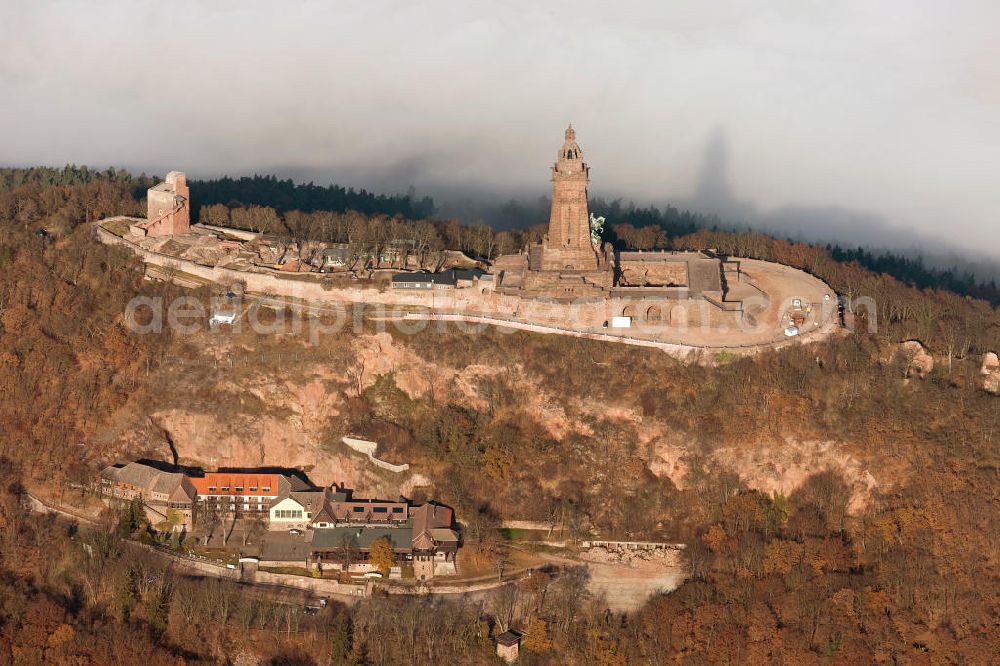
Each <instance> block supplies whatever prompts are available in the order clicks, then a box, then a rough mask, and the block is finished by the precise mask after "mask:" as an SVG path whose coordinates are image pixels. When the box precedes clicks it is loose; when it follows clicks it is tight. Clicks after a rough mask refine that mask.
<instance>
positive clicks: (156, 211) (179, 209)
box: [129, 171, 191, 236]
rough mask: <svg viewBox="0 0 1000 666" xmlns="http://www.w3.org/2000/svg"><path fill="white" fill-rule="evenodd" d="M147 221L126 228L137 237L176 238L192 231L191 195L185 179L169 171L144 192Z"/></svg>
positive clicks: (178, 173) (179, 174) (185, 177)
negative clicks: (163, 178) (157, 182)
mask: <svg viewBox="0 0 1000 666" xmlns="http://www.w3.org/2000/svg"><path fill="white" fill-rule="evenodd" d="M146 211H147V212H146V219H145V220H143V221H142V222H137V223H136V224H133V225H131V226H130V227H129V230H130V231H131V232H132V233H133V234H135V235H138V236H176V235H179V234H186V233H187V232H188V231H190V229H191V194H190V191H189V190H188V185H187V176H185V175H184V173H183V172H181V171H171V172H170V173H168V174H167V177H166V179H165V180H164V181H163V182H162V183H159V184H158V185H155V186H154V187H151V188H149V189H148V190H147V191H146Z"/></svg>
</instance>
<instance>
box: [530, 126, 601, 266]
mask: <svg viewBox="0 0 1000 666" xmlns="http://www.w3.org/2000/svg"><path fill="white" fill-rule="evenodd" d="M589 174H590V167H588V166H587V165H586V163H584V161H583V151H582V150H580V146H579V144H577V142H576V131H575V130H574V129H573V126H572V125H570V126H569V127H568V128H567V129H566V140H565V142H564V143H563V145H562V148H560V149H559V154H558V156H557V157H556V163H555V164H554V165H553V166H552V212H551V214H550V216H549V234H548V236H547V237H546V239H545V244H544V246H545V249H544V251H543V253H542V270H594V269H596V268H598V265H599V258H598V252H597V251H596V249H595V248H594V245H593V243H592V242H591V239H590V212H589V209H588V207H587V182H588V181H589V180H590V177H589Z"/></svg>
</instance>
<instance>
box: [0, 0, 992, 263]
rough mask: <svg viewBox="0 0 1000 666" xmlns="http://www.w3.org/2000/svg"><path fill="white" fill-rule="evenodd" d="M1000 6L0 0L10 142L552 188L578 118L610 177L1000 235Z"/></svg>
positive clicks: (962, 235)
mask: <svg viewBox="0 0 1000 666" xmlns="http://www.w3.org/2000/svg"><path fill="white" fill-rule="evenodd" d="M998 26H1000V2H997V0H982V1H977V0H941V1H937V2H931V1H928V0H877V1H876V0H856V1H855V0H844V1H840V2H830V1H829V0H823V1H810V0H770V1H768V2H749V1H738V0H733V1H729V2H721V1H716V2H705V1H703V0H695V1H667V0H650V1H648V2H622V1H617V2H607V1H605V2H599V3H598V2H593V3H592V2H583V1H578V2H553V1H545V2H542V1H539V0H533V1H526V2H521V1H506V2H504V1H501V2H496V1H495V0H494V1H493V2H482V3H480V2H474V1H453V2H440V1H437V0H421V1H419V2H412V1H411V2H380V1H377V0H364V1H363V2H346V1H345V2H294V1H282V2H275V1H273V0H272V1H270V2H254V1H248V0H216V1H210V2H200V3H196V2H183V1H182V0H173V1H170V0H158V1H157V2H142V1H139V0H129V1H122V2H111V1H107V2H101V1H96V0H91V1H85V0H73V1H68V2H45V1H44V0H25V1H22V0H3V2H0V100H2V103H0V162H3V163H8V164H18V165H27V164H51V165H62V164H64V163H67V162H75V163H78V164H80V163H87V164H90V165H100V166H105V165H109V164H110V165H124V166H128V167H131V168H145V169H148V170H151V171H153V172H157V173H163V172H164V171H165V170H167V169H170V168H176V169H182V170H185V171H187V172H188V173H189V174H190V175H192V176H193V177H199V176H209V175H217V174H222V173H228V174H233V175H236V174H244V173H253V172H254V171H279V172H281V173H285V174H295V175H311V176H313V177H315V178H317V179H318V180H326V181H329V180H331V179H335V180H337V181H338V182H341V183H344V184H349V185H356V186H367V187H374V188H393V189H405V188H406V187H407V186H409V185H411V184H412V185H415V186H416V187H417V189H418V190H419V191H421V192H426V193H430V194H437V195H438V196H445V195H447V193H449V192H454V191H455V190H456V188H465V187H468V188H475V189H478V190H480V191H495V192H498V193H500V194H502V195H504V196H506V195H508V194H509V193H518V194H523V195H526V196H528V195H530V196H537V195H539V194H542V193H544V192H546V191H547V188H548V182H547V179H548V173H547V167H548V165H549V163H550V162H552V161H553V159H554V157H555V151H556V149H557V148H558V146H559V145H560V143H561V141H562V132H563V129H564V128H565V126H566V124H567V122H572V123H573V125H574V126H575V127H576V128H577V131H578V140H579V142H580V144H581V145H582V147H583V149H584V152H585V156H586V159H587V161H588V162H589V163H590V164H591V167H592V171H591V176H592V183H591V194H592V195H594V196H606V197H611V196H624V197H626V198H632V199H634V200H635V201H637V202H655V203H658V204H663V203H665V202H668V201H669V202H674V203H680V204H686V205H691V206H695V207H700V208H703V209H707V210H712V209H715V210H719V211H721V212H723V213H727V214H734V215H743V216H744V217H747V218H748V219H755V220H758V221H759V222H760V224H762V225H767V224H774V225H778V226H780V225H786V226H788V227H789V228H794V227H795V224H796V220H802V224H803V225H805V226H806V227H810V226H811V227H812V228H814V230H815V229H816V228H823V230H824V232H827V233H828V235H830V236H831V237H838V236H841V235H845V236H856V235H857V234H859V233H860V234H862V236H863V233H864V232H865V230H868V231H869V232H872V230H877V231H878V232H879V233H883V232H884V233H885V234H889V235H890V236H895V237H899V238H904V239H905V238H917V242H919V243H925V242H926V240H925V239H929V238H940V239H944V240H946V241H948V242H951V243H954V244H956V245H959V246H961V247H964V248H968V249H974V250H981V251H986V252H988V253H990V254H992V255H994V256H1000V214H998V204H1000V40H998V37H997V30H998ZM442 193H444V194H442ZM907 231H915V232H918V233H919V234H920V236H919V237H917V236H911V235H908V234H907V233H906V232H907ZM845 240H848V241H850V240H851V238H846V239H845ZM896 244H905V243H904V242H903V241H900V242H899V243H896Z"/></svg>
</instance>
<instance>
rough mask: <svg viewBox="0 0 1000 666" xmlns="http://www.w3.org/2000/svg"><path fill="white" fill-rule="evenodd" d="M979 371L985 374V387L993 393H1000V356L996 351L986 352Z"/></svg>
mask: <svg viewBox="0 0 1000 666" xmlns="http://www.w3.org/2000/svg"><path fill="white" fill-rule="evenodd" d="M979 373H980V374H981V375H982V376H983V389H984V390H986V391H988V392H990V393H992V394H993V395H997V394H1000V357H998V356H997V353H996V352H986V354H985V355H984V356H983V367H982V368H980V370H979Z"/></svg>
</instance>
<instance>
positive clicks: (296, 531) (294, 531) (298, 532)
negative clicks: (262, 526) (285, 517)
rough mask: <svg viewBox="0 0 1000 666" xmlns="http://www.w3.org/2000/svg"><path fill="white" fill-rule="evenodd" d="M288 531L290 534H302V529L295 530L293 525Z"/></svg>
mask: <svg viewBox="0 0 1000 666" xmlns="http://www.w3.org/2000/svg"><path fill="white" fill-rule="evenodd" d="M288 533H289V534H291V535H292V536H302V530H297V529H295V528H294V527H293V528H292V529H290V530H288Z"/></svg>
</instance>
